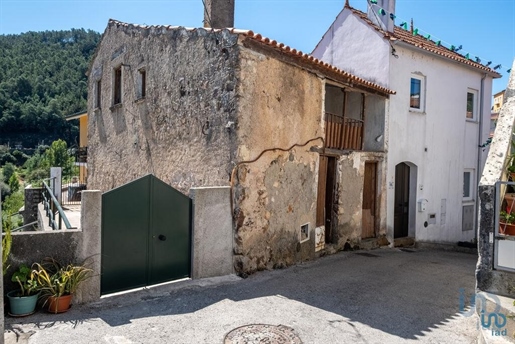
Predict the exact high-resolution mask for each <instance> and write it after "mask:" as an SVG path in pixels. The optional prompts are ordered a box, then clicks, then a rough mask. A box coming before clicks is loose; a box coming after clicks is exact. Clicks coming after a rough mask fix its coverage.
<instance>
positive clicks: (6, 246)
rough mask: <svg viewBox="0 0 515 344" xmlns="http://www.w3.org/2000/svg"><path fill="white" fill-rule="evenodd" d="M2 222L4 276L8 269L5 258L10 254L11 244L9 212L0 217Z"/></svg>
mask: <svg viewBox="0 0 515 344" xmlns="http://www.w3.org/2000/svg"><path fill="white" fill-rule="evenodd" d="M0 220H1V221H0V222H2V231H3V233H4V235H3V237H2V272H3V274H4V276H5V274H6V273H7V270H8V269H9V265H7V260H8V259H9V254H11V244H12V236H11V232H12V223H11V214H7V215H6V216H5V218H3V219H0Z"/></svg>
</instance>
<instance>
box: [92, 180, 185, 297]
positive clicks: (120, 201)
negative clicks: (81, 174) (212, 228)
mask: <svg viewBox="0 0 515 344" xmlns="http://www.w3.org/2000/svg"><path fill="white" fill-rule="evenodd" d="M190 247H191V200H190V199H189V197H187V196H185V195H183V194H182V193H180V192H179V191H177V190H175V189H174V188H172V187H171V186H169V185H168V184H166V183H164V182H162V181H161V180H159V179H157V178H156V177H155V176H153V175H148V176H145V177H143V178H140V179H137V180H135V181H133V182H131V183H128V184H126V185H123V186H121V187H119V188H116V189H113V190H111V191H109V192H106V193H104V194H103V195H102V259H101V260H102V277H101V291H102V294H109V293H113V292H118V291H123V290H128V289H133V288H138V287H143V286H148V285H152V284H157V283H162V282H167V281H172V280H175V279H180V278H184V277H189V275H190V265H191V261H190V259H191V249H190Z"/></svg>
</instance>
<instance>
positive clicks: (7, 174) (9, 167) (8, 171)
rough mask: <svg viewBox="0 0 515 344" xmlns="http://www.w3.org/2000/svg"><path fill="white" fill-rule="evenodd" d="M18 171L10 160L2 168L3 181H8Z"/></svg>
mask: <svg viewBox="0 0 515 344" xmlns="http://www.w3.org/2000/svg"><path fill="white" fill-rule="evenodd" d="M15 172H16V167H15V166H14V165H13V164H12V163H10V162H8V163H6V164H5V165H4V167H3V168H2V175H3V181H4V182H6V183H8V182H9V179H11V176H12V175H13V174H14V173H15Z"/></svg>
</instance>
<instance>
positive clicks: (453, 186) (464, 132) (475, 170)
mask: <svg viewBox="0 0 515 344" xmlns="http://www.w3.org/2000/svg"><path fill="white" fill-rule="evenodd" d="M379 12H381V13H382V15H381V14H378V13H379ZM394 13H395V0H379V1H378V2H377V4H372V3H370V4H369V10H368V13H364V12H362V11H359V10H357V9H355V8H352V7H351V6H350V5H349V1H348V0H347V1H346V3H345V6H344V8H343V10H342V11H341V12H340V14H338V16H337V17H336V19H335V21H334V22H333V23H332V25H331V26H330V28H329V29H328V30H327V32H326V34H325V35H324V36H323V38H322V39H321V41H320V42H319V43H318V45H317V47H316V48H315V49H314V51H313V53H312V54H313V56H314V57H315V58H318V59H321V60H322V61H324V62H327V63H329V64H331V65H334V66H336V67H337V68H341V69H345V70H348V71H350V72H351V73H354V74H356V75H358V76H360V77H362V78H365V79H369V80H373V81H374V82H375V83H377V84H378V85H381V86H383V87H387V88H390V89H393V90H395V91H396V92H397V94H396V96H395V97H392V99H391V100H390V101H389V102H388V103H387V108H386V112H387V118H388V125H387V132H388V135H387V137H388V138H389V140H388V141H387V142H386V150H387V151H388V164H387V168H386V174H387V176H386V181H387V185H388V187H387V190H386V191H387V192H386V199H387V204H388V208H387V216H386V228H387V237H388V239H389V240H390V241H391V239H397V238H404V237H408V238H412V239H415V240H416V241H417V242H419V243H423V242H431V243H442V244H450V243H454V244H455V243H458V242H471V241H474V240H475V238H476V233H477V231H476V230H475V229H477V214H478V213H477V210H478V208H477V206H478V202H477V199H478V198H477V197H478V196H477V187H476V186H477V185H478V184H479V176H481V171H482V169H483V166H484V162H485V159H486V152H485V151H484V149H483V148H481V147H480V145H482V144H483V143H485V142H486V140H487V139H488V134H489V127H490V121H489V115H490V104H491V97H492V79H493V78H499V77H500V75H499V74H498V73H497V72H495V71H494V70H492V69H490V68H488V67H487V66H485V65H482V64H480V63H477V62H475V61H473V60H471V59H470V58H468V57H467V56H463V55H460V54H459V53H458V52H456V51H455V50H451V49H449V48H446V47H444V46H443V45H442V44H441V43H440V42H438V41H436V42H435V41H432V40H430V39H427V38H426V37H423V36H421V35H419V34H417V31H416V29H414V27H413V24H412V26H411V28H409V27H408V25H409V24H408V23H406V26H404V25H403V27H399V26H395V25H394V19H395V16H394ZM390 14H392V16H390ZM392 18H393V19H392Z"/></svg>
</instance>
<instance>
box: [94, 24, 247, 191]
mask: <svg viewBox="0 0 515 344" xmlns="http://www.w3.org/2000/svg"><path fill="white" fill-rule="evenodd" d="M237 39H238V36H237V35H234V34H230V33H228V32H227V31H222V32H218V33H212V34H211V33H208V32H207V31H205V30H202V29H200V30H194V31H191V30H186V29H184V28H180V29H175V30H167V29H166V28H164V27H163V28H154V27H150V28H141V27H137V26H133V25H123V24H120V23H117V22H113V21H111V22H110V24H109V26H108V27H107V29H106V32H105V33H104V36H103V39H102V43H101V45H100V47H99V49H98V51H97V53H96V56H95V58H94V61H93V63H92V66H91V70H90V74H89V94H90V97H89V99H88V109H89V112H88V113H89V114H90V115H89V135H88V142H89V143H88V173H89V175H88V188H89V189H97V190H103V191H107V190H110V189H112V188H115V187H117V186H120V185H123V184H125V183H127V182H129V181H131V180H134V179H136V178H138V177H141V176H143V175H146V174H149V173H152V174H154V175H155V176H156V177H158V178H159V179H161V180H163V181H165V182H167V183H169V184H170V185H173V186H174V187H175V188H177V189H179V190H181V191H182V192H184V193H187V191H188V190H189V189H190V188H191V187H192V186H197V187H198V186H209V185H228V184H229V176H230V173H231V169H232V164H231V161H233V160H234V156H233V155H234V152H235V151H236V142H235V139H236V135H235V132H234V130H233V129H234V127H233V126H231V123H235V122H236V107H237V99H236V93H235V87H236V84H237V82H238V81H237V70H238V49H239V46H238V45H237V44H236V43H237ZM116 68H121V73H122V83H121V87H122V95H121V103H119V104H116V105H115V104H113V92H114V90H113V88H114V81H113V73H114V72H113V71H114V70H115V69H116ZM140 71H145V75H146V90H145V91H146V92H145V93H146V96H145V97H142V96H141V95H139V94H138V87H139V85H138V79H139V78H140V73H141V72H140ZM98 82H100V85H101V92H100V93H101V100H100V106H96V99H95V97H94V96H92V95H96V94H97V93H96V91H97V89H96V88H97V87H98Z"/></svg>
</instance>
